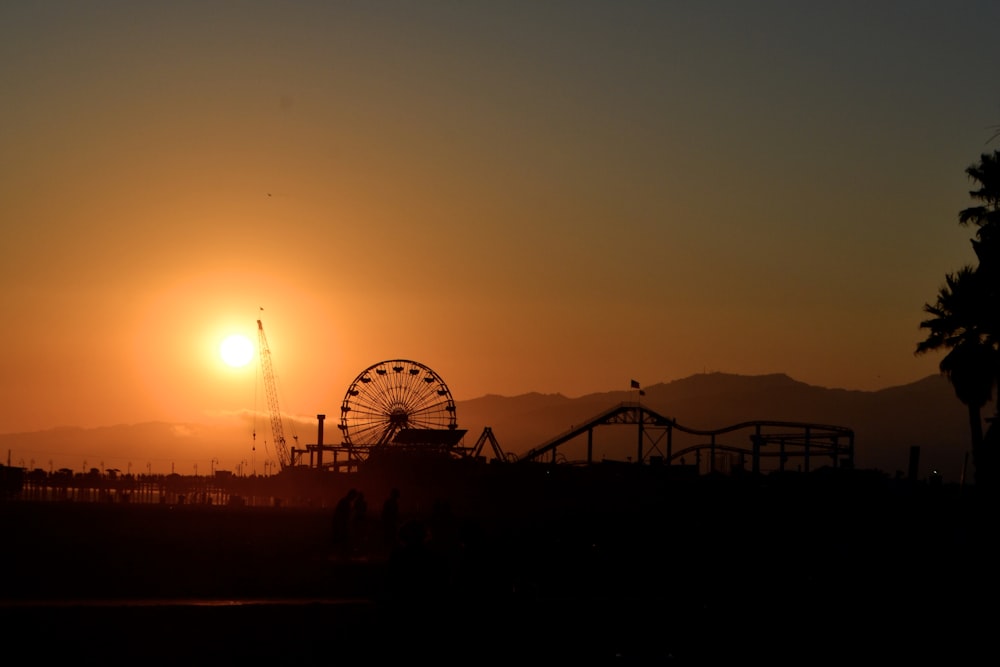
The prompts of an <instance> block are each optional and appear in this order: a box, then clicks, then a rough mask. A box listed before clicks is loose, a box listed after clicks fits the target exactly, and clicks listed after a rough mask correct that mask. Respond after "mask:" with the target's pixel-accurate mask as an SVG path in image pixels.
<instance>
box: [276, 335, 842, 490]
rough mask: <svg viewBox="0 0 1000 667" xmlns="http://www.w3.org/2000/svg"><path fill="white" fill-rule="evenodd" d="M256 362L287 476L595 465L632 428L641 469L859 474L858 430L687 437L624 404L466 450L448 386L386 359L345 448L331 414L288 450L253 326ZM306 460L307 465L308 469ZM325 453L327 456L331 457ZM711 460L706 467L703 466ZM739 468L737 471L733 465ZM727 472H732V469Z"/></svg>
mask: <svg viewBox="0 0 1000 667" xmlns="http://www.w3.org/2000/svg"><path fill="white" fill-rule="evenodd" d="M257 330H258V335H259V339H260V358H261V364H262V369H263V374H264V382H265V388H266V393H267V400H268V410H269V413H270V419H271V430H272V433H273V437H274V444H275V448H276V449H277V453H278V458H279V463H280V465H281V469H282V470H285V469H287V468H301V467H306V468H313V469H320V470H330V471H335V472H356V471H358V470H359V468H360V467H361V466H362V465H364V464H365V463H366V462H369V461H374V460H383V457H386V456H391V457H404V458H405V457H407V456H410V457H412V456H419V457H422V458H423V459H424V460H426V459H428V458H436V459H438V460H452V459H475V460H482V459H483V451H484V449H485V448H486V447H487V445H488V446H489V447H490V448H491V451H492V454H493V460H494V461H497V462H502V463H515V462H517V463H545V464H549V465H555V464H566V465H577V466H579V465H588V466H589V465H593V464H594V463H595V460H594V446H593V445H594V432H595V429H596V428H598V427H604V426H614V425H627V426H630V427H634V428H635V429H636V440H635V441H634V442H635V446H636V449H635V457H634V458H633V457H631V456H630V457H628V460H629V461H630V462H634V463H637V464H639V465H666V466H673V465H680V466H686V465H687V463H686V461H687V458H688V457H690V458H691V459H693V462H694V466H693V467H694V469H696V470H698V471H702V472H705V471H707V472H728V471H729V470H737V469H738V470H745V469H746V466H747V464H748V463H749V465H750V471H751V472H753V473H760V472H763V468H762V461H763V460H765V459H772V460H775V461H777V469H778V470H784V469H785V465H786V463H787V462H788V461H789V460H790V459H793V458H795V459H801V460H802V461H803V466H800V469H803V467H804V470H805V471H806V472H808V471H809V468H810V464H811V463H810V462H811V459H813V458H816V457H819V458H820V459H821V460H823V461H825V462H827V463H828V464H829V465H830V466H831V467H835V468H837V467H845V468H848V467H853V466H854V432H853V431H852V430H851V429H849V428H845V427H842V426H830V425H824V424H811V423H800V422H784V421H751V422H743V423H739V424H734V425H731V426H727V427H724V428H720V429H715V430H699V429H691V428H687V427H684V426H681V425H679V424H678V423H677V422H676V420H674V419H670V418H667V417H664V416H662V415H660V414H658V413H656V412H655V411H653V410H651V409H650V408H649V407H648V406H645V405H642V404H641V403H638V402H624V403H620V404H618V405H616V406H614V407H612V408H610V409H608V410H606V411H604V412H602V413H600V414H598V415H596V416H594V417H593V418H591V419H589V420H587V421H585V422H584V423H582V424H580V425H579V426H575V427H573V428H571V429H570V430H569V431H566V432H565V433H562V434H560V435H558V436H556V437H555V438H552V439H551V440H549V441H547V442H545V443H542V444H541V445H539V446H537V447H534V448H532V449H530V450H529V451H527V452H525V453H524V454H522V455H520V456H515V455H513V454H511V453H504V452H503V450H502V449H501V447H500V444H499V442H498V441H497V439H496V437H495V435H494V434H493V430H492V428H491V427H489V426H487V427H485V428H484V429H483V432H482V434H481V435H480V436H479V438H478V440H477V441H476V443H475V444H474V445H472V446H471V447H466V446H463V445H462V444H461V443H462V440H463V438H464V437H465V434H466V433H467V431H466V430H464V429H460V428H458V422H457V418H456V409H455V400H454V398H453V397H452V394H451V391H450V390H449V388H448V385H447V384H445V382H444V380H443V379H442V378H441V377H440V376H439V375H438V374H437V373H435V372H434V371H433V370H431V369H430V368H429V367H428V366H426V365H424V364H422V363H419V362H416V361H412V360H408V359H392V360H388V361H382V362H379V363H377V364H374V365H372V366H369V367H368V368H366V369H364V370H363V371H361V373H359V374H358V375H357V377H355V378H354V380H353V381H352V382H351V384H350V385H349V386H348V388H347V392H346V394H345V395H344V399H343V401H342V403H341V406H340V421H339V423H338V424H337V428H338V429H339V431H340V435H341V442H340V443H336V444H326V443H325V442H324V440H323V436H324V423H325V420H326V415H323V414H320V415H317V420H318V428H317V440H316V443H315V444H307V445H306V446H305V447H304V448H302V449H299V448H297V447H292V448H289V447H288V445H287V443H286V441H285V436H284V429H283V427H282V419H281V412H280V409H279V406H278V396H277V387H276V385H275V380H274V372H273V368H272V365H271V351H270V348H269V347H268V345H267V339H266V337H265V335H264V327H263V325H262V324H261V322H260V320H257ZM584 437H586V453H585V454H584V455H583V456H579V457H576V458H575V459H573V460H572V461H571V460H570V459H568V458H567V457H566V456H565V455H563V454H562V451H561V448H565V447H569V446H570V443H579V441H580V440H581V439H582V438H584ZM303 455H308V460H307V461H303ZM327 455H329V456H327ZM703 458H707V465H705V462H704V461H703ZM734 461H735V463H734ZM727 468H728V469H729V470H727Z"/></svg>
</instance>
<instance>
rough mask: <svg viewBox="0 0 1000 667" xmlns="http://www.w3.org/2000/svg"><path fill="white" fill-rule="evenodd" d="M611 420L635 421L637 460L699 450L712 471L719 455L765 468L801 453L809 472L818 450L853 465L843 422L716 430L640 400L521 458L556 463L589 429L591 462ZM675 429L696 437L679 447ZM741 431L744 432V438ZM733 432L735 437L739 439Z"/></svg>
mask: <svg viewBox="0 0 1000 667" xmlns="http://www.w3.org/2000/svg"><path fill="white" fill-rule="evenodd" d="M611 425H633V426H635V427H636V455H635V459H634V462H635V463H639V464H643V463H647V464H649V463H654V462H655V463H666V464H667V465H674V464H676V463H683V462H684V461H685V460H686V457H688V456H694V458H695V460H696V462H697V464H698V465H699V467H700V465H701V457H702V455H703V454H708V457H709V471H711V472H715V471H716V468H715V466H716V463H717V460H718V459H719V458H720V456H719V455H728V456H733V455H735V456H737V457H738V458H739V461H740V466H744V465H745V463H746V459H747V458H749V459H750V463H751V466H752V471H753V472H755V473H757V472H761V460H762V459H763V458H770V457H774V458H776V459H777V460H778V468H779V469H782V470H783V469H784V466H785V464H786V462H787V461H788V460H789V459H791V458H801V459H802V460H803V465H804V469H805V471H807V472H808V470H809V466H810V464H811V459H812V458H813V457H815V456H819V457H822V458H827V459H829V462H830V464H831V465H832V467H853V465H854V431H853V430H852V429H850V428H846V427H844V426H831V425H828V424H813V423H806V422H791V421H769V420H760V421H748V422H740V423H738V424H733V425H731V426H725V427H723V428H719V429H712V430H704V429H694V428H688V427H685V426H681V425H680V424H678V423H677V421H676V420H674V419H670V418H668V417H664V416H663V415H661V414H659V413H657V412H655V411H653V410H651V409H649V408H648V407H646V406H644V405H641V404H640V403H629V402H626V403H620V404H618V405H616V406H614V407H612V408H609V409H608V410H605V411H604V412H601V413H600V414H597V415H595V416H594V417H592V418H591V419H589V420H588V421H586V422H585V423H583V424H581V425H579V426H574V427H572V428H570V429H569V430H567V431H565V432H563V433H561V434H559V435H557V436H556V437H554V438H552V439H550V440H548V441H546V442H544V443H542V444H540V445H538V446H537V447H534V448H532V449H531V450H529V451H528V452H526V453H525V454H523V455H521V456H520V457H518V462H525V463H530V462H540V461H544V460H545V459H546V457H548V459H549V461H550V462H551V463H558V462H559V460H560V459H559V453H558V450H559V448H560V447H561V446H563V445H566V444H567V443H569V442H571V441H575V440H576V439H577V438H578V437H581V436H583V435H586V437H587V453H586V458H585V459H584V460H583V461H578V462H577V463H582V464H588V465H589V464H592V463H593V462H594V461H593V433H594V429H595V428H597V427H599V426H611ZM675 433H683V434H686V435H687V436H692V437H693V438H695V440H696V442H695V443H694V444H689V445H687V446H685V447H682V448H679V449H676V448H675V446H674V444H675V443H674V434H675ZM741 434H742V436H743V438H740V435H741ZM724 437H725V440H724ZM733 438H736V441H735V443H734V442H733Z"/></svg>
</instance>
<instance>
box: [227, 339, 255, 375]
mask: <svg viewBox="0 0 1000 667" xmlns="http://www.w3.org/2000/svg"><path fill="white" fill-rule="evenodd" d="M219 355H220V356H221V357H222V360H223V361H224V362H226V365H228V366H232V367H233V368H239V367H240V366H246V365H247V364H248V363H250V360H251V359H253V343H251V342H250V339H249V338H247V337H246V336H243V335H240V334H233V335H232V336H228V337H227V338H226V339H225V340H223V341H222V344H221V345H220V346H219Z"/></svg>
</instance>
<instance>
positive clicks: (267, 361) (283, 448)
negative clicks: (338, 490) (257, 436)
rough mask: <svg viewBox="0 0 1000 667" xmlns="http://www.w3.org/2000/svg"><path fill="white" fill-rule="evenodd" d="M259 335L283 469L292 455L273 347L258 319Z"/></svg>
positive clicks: (290, 460)
mask: <svg viewBox="0 0 1000 667" xmlns="http://www.w3.org/2000/svg"><path fill="white" fill-rule="evenodd" d="M257 337H258V339H259V340H260V363H261V368H262V370H263V373H264V391H265V393H266V394H267V409H268V412H270V414H271V433H272V434H273V435H274V447H275V449H277V450H278V463H279V464H281V467H282V469H284V468H287V467H289V466H291V465H292V457H291V456H290V455H289V452H288V445H287V444H286V443H285V430H284V428H283V427H282V425H281V411H280V410H279V409H278V388H277V386H276V384H275V381H274V370H273V369H272V368H271V348H269V347H268V346H267V337H266V336H265V335H264V325H263V324H261V321H260V320H257Z"/></svg>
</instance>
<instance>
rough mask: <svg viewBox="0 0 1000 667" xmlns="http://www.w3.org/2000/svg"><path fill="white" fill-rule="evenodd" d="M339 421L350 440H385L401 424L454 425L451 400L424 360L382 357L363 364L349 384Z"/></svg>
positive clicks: (370, 442) (351, 442)
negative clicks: (421, 361)
mask: <svg viewBox="0 0 1000 667" xmlns="http://www.w3.org/2000/svg"><path fill="white" fill-rule="evenodd" d="M338 427H339V428H340V430H341V433H342V434H343V437H344V443H345V444H347V445H351V446H362V445H385V444H388V443H390V442H392V440H393V438H394V437H395V436H396V434H397V433H398V432H399V431H401V430H403V429H451V430H454V429H456V428H457V424H456V421H455V401H454V399H452V397H451V391H450V390H449V389H448V385H446V384H445V383H444V380H442V379H441V378H440V377H439V376H438V374H437V373H435V372H434V371H432V370H431V369H430V368H428V367H427V366H424V365H423V364H421V363H418V362H416V361H408V360H406V359H394V360H391V361H383V362H381V363H378V364H375V365H374V366H369V367H368V368H366V369H365V370H363V371H362V372H361V373H360V374H359V375H358V376H357V377H356V378H355V379H354V381H353V382H352V383H351V385H350V386H349V387H348V388H347V394H346V395H345V396H344V402H343V404H342V405H341V406H340V424H339V425H338Z"/></svg>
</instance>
